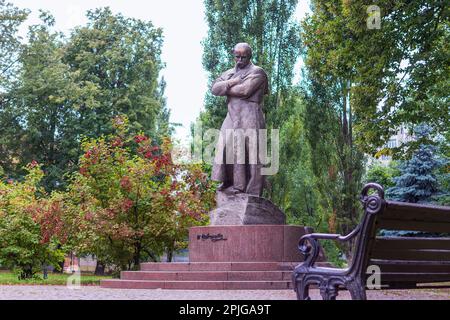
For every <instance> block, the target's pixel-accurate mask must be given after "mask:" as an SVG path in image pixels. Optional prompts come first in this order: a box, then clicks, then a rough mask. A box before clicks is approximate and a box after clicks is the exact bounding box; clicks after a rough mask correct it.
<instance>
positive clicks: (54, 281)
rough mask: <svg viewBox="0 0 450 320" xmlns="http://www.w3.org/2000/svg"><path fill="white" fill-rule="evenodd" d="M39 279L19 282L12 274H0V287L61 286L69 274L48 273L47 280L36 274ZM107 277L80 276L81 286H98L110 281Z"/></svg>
mask: <svg viewBox="0 0 450 320" xmlns="http://www.w3.org/2000/svg"><path fill="white" fill-rule="evenodd" d="M38 275H39V277H40V278H41V279H30V280H19V279H18V277H17V275H16V274H14V273H12V272H0V285H54V286H55V285H63V286H65V285H66V284H67V278H68V277H69V276H70V275H69V274H61V273H49V274H48V279H44V277H43V274H42V273H39V274H38ZM110 278H111V277H109V276H95V275H92V274H81V285H99V284H100V280H102V279H110Z"/></svg>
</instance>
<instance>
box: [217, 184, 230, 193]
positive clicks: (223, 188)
mask: <svg viewBox="0 0 450 320" xmlns="http://www.w3.org/2000/svg"><path fill="white" fill-rule="evenodd" d="M229 187H231V184H228V183H225V182H222V183H221V184H220V185H219V186H218V187H217V190H218V191H225V190H226V189H228V188H229Z"/></svg>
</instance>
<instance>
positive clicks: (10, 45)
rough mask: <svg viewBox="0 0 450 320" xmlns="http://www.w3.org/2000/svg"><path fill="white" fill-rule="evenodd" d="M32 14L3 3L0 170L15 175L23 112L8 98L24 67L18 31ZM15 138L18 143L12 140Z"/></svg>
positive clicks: (0, 18) (0, 13)
mask: <svg viewBox="0 0 450 320" xmlns="http://www.w3.org/2000/svg"><path fill="white" fill-rule="evenodd" d="M27 16H28V10H22V9H19V8H17V7H15V6H14V5H13V4H11V3H8V2H6V1H5V0H0V166H1V167H3V168H4V170H5V171H6V172H11V170H12V168H13V167H14V166H15V164H14V163H13V162H14V159H17V158H18V156H19V149H20V139H21V130H20V128H21V127H20V112H18V110H15V109H14V108H12V105H11V96H10V95H9V94H8V91H9V90H10V88H11V86H12V84H13V82H14V80H15V79H16V75H17V73H18V69H19V67H20V63H19V56H20V51H21V49H22V45H21V43H20V38H19V36H18V35H17V31H18V27H19V26H20V25H21V24H22V22H23V21H25V20H26V18H27ZM12 137H14V139H12Z"/></svg>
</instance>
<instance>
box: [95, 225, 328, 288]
mask: <svg viewBox="0 0 450 320" xmlns="http://www.w3.org/2000/svg"><path fill="white" fill-rule="evenodd" d="M309 232H312V230H311V229H310V228H306V227H300V226H288V225H249V226H247V225H245V226H206V227H193V228H190V229H189V262H172V263H167V262H166V263H155V262H151V263H142V264H141V268H140V271H124V272H122V273H121V275H120V279H112V280H102V281H101V286H102V287H103V288H117V289H174V290H264V289H267V290H282V289H291V288H292V284H291V277H292V271H293V269H294V267H295V266H297V265H298V264H299V263H300V262H301V261H302V260H303V256H301V255H300V253H299V250H298V248H297V243H298V239H300V237H301V236H302V235H304V234H306V233H309ZM319 261H322V262H321V263H322V264H323V265H327V264H326V263H325V262H324V261H326V259H325V256H324V255H323V254H322V255H321V256H319ZM319 264H320V263H319Z"/></svg>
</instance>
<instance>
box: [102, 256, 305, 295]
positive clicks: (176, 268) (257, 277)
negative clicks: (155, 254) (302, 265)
mask: <svg viewBox="0 0 450 320" xmlns="http://www.w3.org/2000/svg"><path fill="white" fill-rule="evenodd" d="M297 264H298V262H292V263H290V262H190V263H176V262H175V263H143V264H141V271H123V272H122V273H121V277H120V278H121V279H112V280H102V282H101V286H102V287H103V288H117V289H119V288H121V289H175V290H176V289H179V290H264V289H267V290H281V289H291V287H292V285H291V277H292V270H293V267H294V266H295V265H297Z"/></svg>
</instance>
